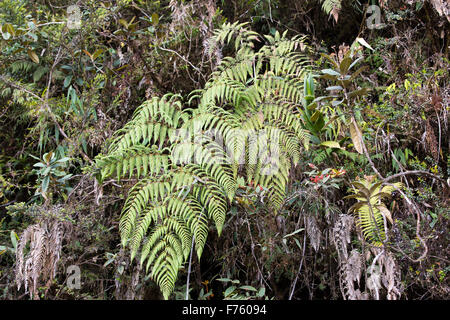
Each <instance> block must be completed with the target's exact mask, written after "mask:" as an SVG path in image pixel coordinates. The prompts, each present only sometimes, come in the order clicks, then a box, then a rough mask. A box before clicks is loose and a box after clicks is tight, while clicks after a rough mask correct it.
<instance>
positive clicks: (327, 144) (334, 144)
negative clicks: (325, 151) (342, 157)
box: [320, 141, 342, 149]
mask: <svg viewBox="0 0 450 320" xmlns="http://www.w3.org/2000/svg"><path fill="white" fill-rule="evenodd" d="M320 145H321V146H324V147H327V148H337V149H342V148H341V146H340V144H339V142H337V141H324V142H322V143H321V144H320Z"/></svg>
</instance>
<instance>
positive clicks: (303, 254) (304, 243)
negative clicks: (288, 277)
mask: <svg viewBox="0 0 450 320" xmlns="http://www.w3.org/2000/svg"><path fill="white" fill-rule="evenodd" d="M305 249H306V232H304V233H303V253H302V259H301V260H300V265H299V266H298V271H297V275H296V276H295V280H294V283H293V284H292V289H291V293H290V294H289V300H292V296H293V295H294V291H295V286H296V285H297V280H298V276H299V274H300V271H301V270H302V265H303V259H304V258H305Z"/></svg>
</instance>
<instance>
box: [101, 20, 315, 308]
mask: <svg viewBox="0 0 450 320" xmlns="http://www.w3.org/2000/svg"><path fill="white" fill-rule="evenodd" d="M263 40H264V41H265V44H264V45H263V46H262V48H261V49H260V50H258V51H255V50H254V46H253V43H254V42H255V41H263ZM303 41H304V39H303V38H299V37H296V38H294V39H288V38H286V33H284V34H279V33H278V32H277V33H276V34H275V36H273V37H272V36H266V37H265V38H262V37H260V36H259V35H258V34H256V33H254V32H252V31H250V30H248V29H246V25H245V24H238V23H234V24H226V25H224V26H223V27H222V28H221V29H219V30H217V31H216V32H215V36H214V38H213V42H214V43H216V44H217V45H227V44H232V43H233V44H234V47H235V49H236V54H235V56H234V57H226V58H224V59H222V61H221V62H220V64H219V65H218V67H217V69H216V71H215V72H213V73H212V75H211V78H210V79H209V80H208V82H207V83H206V84H205V87H204V88H203V89H202V90H197V91H195V92H192V93H191V96H190V99H189V103H191V102H193V101H197V102H198V105H197V108H195V109H190V108H184V107H183V102H182V99H181V97H180V96H178V95H171V94H168V95H165V96H164V97H162V98H153V99H151V100H149V101H146V102H144V103H143V104H142V105H141V106H140V107H139V108H138V109H137V110H136V111H135V113H134V115H133V117H132V119H131V121H130V122H128V123H127V124H126V125H125V126H124V128H122V129H120V130H119V131H117V132H116V134H115V135H114V137H113V138H112V139H111V143H110V145H109V148H108V150H107V154H106V155H99V156H98V157H97V158H96V164H97V167H98V168H99V169H100V175H99V177H100V179H101V180H103V179H106V178H107V177H109V176H116V177H117V178H118V179H120V178H122V177H125V176H128V177H131V176H134V177H136V178H138V179H140V180H139V181H138V182H137V183H136V184H135V185H134V186H133V187H132V188H131V189H130V191H129V193H128V197H127V200H126V202H125V205H124V208H123V210H122V214H121V218H120V223H119V229H120V234H121V241H122V245H123V246H128V247H129V248H130V250H131V259H134V258H135V257H136V256H137V255H138V254H139V253H140V259H139V260H140V263H141V265H142V264H144V263H145V264H146V268H147V270H148V271H150V274H151V277H152V278H153V279H154V280H155V281H156V282H157V284H158V285H159V286H160V288H161V291H162V293H163V295H164V297H165V298H166V299H167V298H168V297H169V296H170V294H171V293H172V291H173V288H174V285H175V282H176V279H177V277H178V272H179V270H180V268H182V266H183V264H184V263H185V262H186V260H187V259H188V257H189V253H190V251H191V246H192V244H193V245H194V246H195V250H196V253H197V256H198V257H199V258H200V257H201V254H202V252H203V248H204V245H205V243H206V240H207V236H208V232H209V224H210V223H211V222H212V223H213V224H214V225H215V227H216V229H217V232H218V233H219V235H220V234H221V232H222V229H223V225H224V223H225V218H226V213H227V211H228V206H229V204H230V203H231V202H232V201H233V200H234V198H235V193H236V189H237V186H238V184H237V179H238V178H239V177H241V176H242V175H244V176H246V178H247V180H248V182H250V181H253V182H254V183H256V184H260V185H261V186H263V187H264V188H266V189H267V190H268V195H267V198H266V201H267V204H268V207H269V208H270V209H271V211H272V212H273V214H277V213H278V212H279V210H280V209H281V207H282V205H283V203H284V198H285V196H286V188H287V186H288V183H289V171H290V169H291V167H292V166H294V165H296V164H297V163H298V161H299V158H300V153H301V149H302V145H303V146H305V147H307V146H308V141H309V134H308V133H307V132H306V131H305V130H304V129H302V124H301V122H300V121H301V120H300V118H299V117H297V115H296V114H295V113H296V112H298V111H297V110H298V109H297V105H298V104H299V103H301V100H302V98H303V81H302V77H303V75H304V74H305V72H304V68H305V67H306V64H307V60H306V59H305V57H304V55H303V54H302V53H300V52H298V49H303V50H304V49H305V48H306V46H305V44H304V43H303Z"/></svg>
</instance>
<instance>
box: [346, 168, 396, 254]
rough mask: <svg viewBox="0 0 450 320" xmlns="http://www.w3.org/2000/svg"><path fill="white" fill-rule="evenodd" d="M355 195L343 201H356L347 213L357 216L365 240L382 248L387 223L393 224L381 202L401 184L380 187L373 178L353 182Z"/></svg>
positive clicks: (388, 212)
mask: <svg viewBox="0 0 450 320" xmlns="http://www.w3.org/2000/svg"><path fill="white" fill-rule="evenodd" d="M352 185H353V192H354V193H355V194H353V195H349V196H346V197H344V199H356V200H357V202H356V203H355V204H354V205H353V206H351V207H350V209H349V212H353V213H355V214H356V215H357V218H358V222H357V223H358V225H359V226H360V227H361V230H362V232H363V234H364V237H365V238H366V240H368V241H370V242H371V243H372V244H373V245H375V246H382V245H383V244H384V243H385V241H386V233H387V221H389V222H390V223H391V224H392V223H393V220H392V215H391V212H390V211H389V209H388V208H387V207H386V206H385V204H384V203H383V202H382V200H384V199H386V198H389V197H391V195H392V192H393V191H394V190H395V188H402V186H403V185H402V183H399V182H398V183H394V184H393V185H386V186H382V182H379V181H376V180H375V178H374V177H373V176H370V177H365V178H364V179H362V180H359V181H353V183H352Z"/></svg>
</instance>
